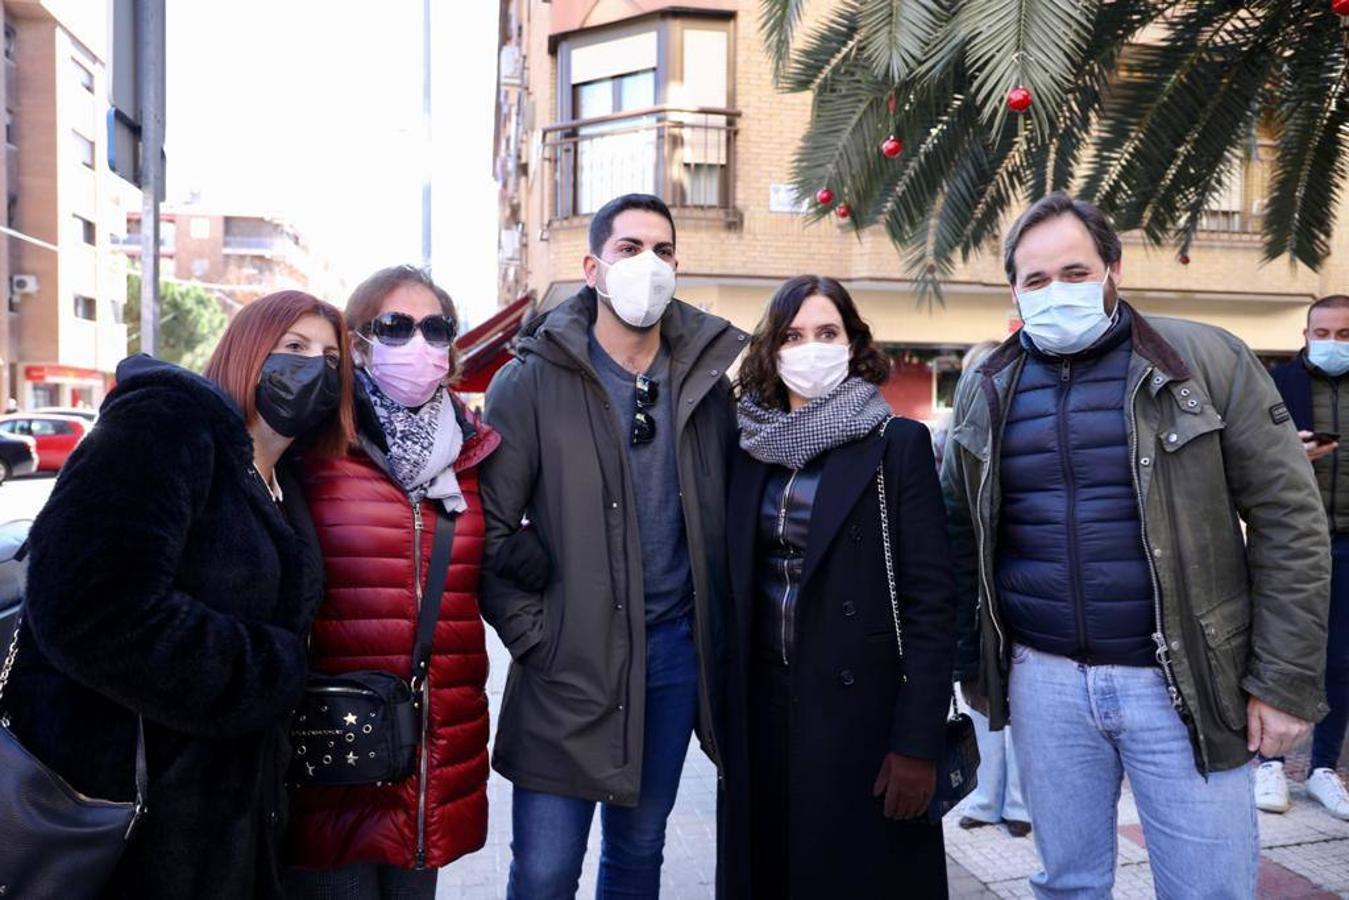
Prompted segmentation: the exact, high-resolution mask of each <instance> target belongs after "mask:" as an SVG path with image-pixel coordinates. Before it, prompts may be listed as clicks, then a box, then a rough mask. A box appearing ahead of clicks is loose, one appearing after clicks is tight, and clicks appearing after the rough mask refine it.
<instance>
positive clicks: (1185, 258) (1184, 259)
mask: <svg viewBox="0 0 1349 900" xmlns="http://www.w3.org/2000/svg"><path fill="white" fill-rule="evenodd" d="M1346 2H1349V0H1346ZM1180 264H1181V265H1182V266H1188V265H1189V264H1190V255H1189V254H1188V253H1182V254H1181V255H1180Z"/></svg>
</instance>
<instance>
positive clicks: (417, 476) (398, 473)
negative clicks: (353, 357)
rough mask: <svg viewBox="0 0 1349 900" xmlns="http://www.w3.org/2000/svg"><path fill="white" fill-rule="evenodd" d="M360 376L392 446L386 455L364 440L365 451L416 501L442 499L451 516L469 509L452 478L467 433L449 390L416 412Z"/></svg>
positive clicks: (437, 391) (436, 396)
mask: <svg viewBox="0 0 1349 900" xmlns="http://www.w3.org/2000/svg"><path fill="white" fill-rule="evenodd" d="M356 375H357V378H359V379H360V382H361V386H362V387H364V388H365V392H366V394H367V395H368V396H369V397H370V403H371V405H372V406H374V408H375V415H376V416H377V417H378V418H379V424H380V428H381V429H382V430H383V431H384V440H385V442H386V443H387V444H388V445H389V452H388V454H387V455H386V454H381V453H380V452H379V449H378V448H377V447H374V446H373V445H370V444H369V442H363V443H364V449H365V450H366V452H368V453H370V454H371V456H372V457H374V458H375V460H376V462H379V463H380V464H381V465H383V467H384V470H385V471H386V472H388V473H389V476H390V477H391V478H393V480H394V481H396V482H397V483H398V485H399V486H400V487H402V488H403V490H405V491H407V495H408V497H409V499H411V500H412V501H413V502H414V503H420V502H421V501H422V500H424V499H426V498H427V497H430V498H431V499H432V500H439V501H441V503H443V504H444V506H445V509H446V511H447V512H451V513H457V512H463V511H464V510H466V509H468V503H467V501H465V500H464V495H463V492H462V491H460V490H459V479H458V478H457V477H455V474H454V463H455V460H457V459H459V451H460V450H461V449H463V446H464V430H463V429H462V428H461V427H459V418H458V416H456V415H455V410H454V401H453V400H452V399H451V398H450V393H449V391H448V390H446V389H445V388H443V387H442V388H439V389H437V390H436V392H435V394H434V395H433V396H432V397H431V399H430V400H428V401H426V403H425V404H423V405H422V407H421V409H418V410H416V411H413V410H410V409H408V408H407V407H406V406H404V405H403V404H401V403H398V402H397V401H395V400H391V399H390V398H389V397H387V396H386V395H385V394H384V392H383V391H381V390H380V389H379V385H378V384H376V383H375V380H374V379H373V378H371V377H370V376H369V374H367V373H366V372H364V371H358V372H357V373H356Z"/></svg>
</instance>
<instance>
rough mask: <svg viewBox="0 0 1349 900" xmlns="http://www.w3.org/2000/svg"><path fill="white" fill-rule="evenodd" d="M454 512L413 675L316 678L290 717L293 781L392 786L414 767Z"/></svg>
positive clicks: (433, 570) (424, 612) (436, 563)
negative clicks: (404, 676)
mask: <svg viewBox="0 0 1349 900" xmlns="http://www.w3.org/2000/svg"><path fill="white" fill-rule="evenodd" d="M454 524H455V520H454V517H453V516H446V515H443V514H441V513H439V512H438V513H437V514H436V533H435V543H434V547H433V549H432V551H431V564H430V566H429V567H428V569H427V572H426V588H425V590H423V591H422V595H421V608H420V609H419V610H418V612H417V637H416V643H415V644H414V646H413V649H412V678H411V680H404V679H403V678H401V677H399V676H397V675H394V674H393V673H391V672H376V671H371V672H348V673H346V674H343V675H320V674H317V673H314V674H311V675H310V676H309V682H308V684H307V685H305V692H304V698H303V699H302V700H301V701H300V706H299V708H298V709H297V710H296V711H295V716H294V717H293V718H292V719H291V725H290V741H291V747H292V751H293V752H292V755H291V761H290V770H289V772H288V774H287V780H288V781H290V782H291V783H292V784H297V785H306V784H321V785H352V784H391V783H394V782H398V781H402V780H403V779H404V778H407V777H408V776H409V775H411V774H412V773H413V771H414V770H415V769H416V764H417V743H418V741H419V740H420V739H421V730H422V725H423V721H424V716H423V713H424V712H425V704H426V703H427V702H428V699H429V698H428V690H427V684H426V675H427V672H428V670H429V669H430V666H431V644H432V640H433V638H434V637H435V632H436V620H437V619H439V617H440V603H441V596H442V595H443V594H444V593H445V578H446V577H447V576H448V574H449V569H450V549H451V547H452V545H453V544H454Z"/></svg>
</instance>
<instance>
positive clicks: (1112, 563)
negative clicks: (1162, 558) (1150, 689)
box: [995, 310, 1155, 666]
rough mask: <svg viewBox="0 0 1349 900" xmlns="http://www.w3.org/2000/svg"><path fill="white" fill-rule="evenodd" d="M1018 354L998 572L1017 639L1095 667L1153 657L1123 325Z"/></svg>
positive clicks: (1125, 320)
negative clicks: (1020, 362)
mask: <svg viewBox="0 0 1349 900" xmlns="http://www.w3.org/2000/svg"><path fill="white" fill-rule="evenodd" d="M1022 341H1023V343H1024V345H1025V346H1026V347H1027V356H1026V363H1025V366H1024V367H1023V369H1022V371H1021V378H1020V380H1019V381H1018V383H1017V387H1016V393H1015V395H1014V396H1013V398H1012V402H1011V407H1010V409H1009V410H1008V417H1007V425H1006V430H1005V431H1004V432H1003V440H1002V454H1001V457H1002V458H1001V470H1000V472H1001V482H1002V509H1001V514H1000V519H999V526H998V527H999V532H998V544H997V559H996V562H995V578H996V582H997V589H998V600H999V606H1000V609H1001V610H1002V616H1003V618H1004V620H1005V621H1006V622H1007V624H1008V625H1009V627H1010V629H1011V631H1012V634H1013V635H1015V637H1016V640H1018V641H1020V642H1021V643H1023V644H1026V645H1027V646H1029V647H1033V648H1035V649H1036V650H1041V651H1043V652H1045V653H1053V654H1056V655H1058V656H1067V657H1071V658H1073V659H1076V660H1078V661H1081V662H1089V663H1092V664H1097V665H1140V666H1141V665H1152V664H1154V663H1155V658H1154V656H1153V653H1154V650H1155V647H1154V645H1153V643H1152V632H1153V595H1152V576H1151V572H1150V570H1149V569H1148V561H1147V558H1146V557H1145V556H1144V555H1143V539H1142V532H1141V530H1140V527H1139V519H1138V499H1137V497H1136V496H1135V492H1134V485H1133V479H1132V478H1131V477H1130V470H1129V446H1128V436H1127V434H1126V432H1125V425H1124V415H1125V410H1124V407H1125V396H1124V394H1125V390H1126V382H1127V375H1128V367H1129V353H1130V323H1129V316H1128V312H1127V311H1124V310H1121V315H1120V318H1119V320H1118V321H1116V322H1115V324H1114V325H1113V326H1112V327H1111V329H1110V331H1109V332H1107V333H1106V335H1105V336H1104V337H1103V338H1102V339H1101V340H1100V341H1098V342H1097V343H1096V344H1095V345H1094V346H1092V347H1091V348H1089V349H1088V350H1086V351H1083V352H1082V353H1079V354H1076V355H1074V356H1070V357H1055V356H1049V355H1046V354H1042V353H1040V352H1039V351H1038V350H1036V349H1035V348H1034V346H1033V345H1031V344H1030V341H1029V339H1027V338H1026V337H1025V336H1024V335H1023V336H1022Z"/></svg>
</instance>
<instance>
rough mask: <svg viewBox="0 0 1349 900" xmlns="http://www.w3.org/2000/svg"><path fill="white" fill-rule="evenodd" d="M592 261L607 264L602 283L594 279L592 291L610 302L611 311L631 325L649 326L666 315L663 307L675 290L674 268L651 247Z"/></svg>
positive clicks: (596, 258) (635, 326) (634, 326)
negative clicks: (612, 261) (612, 258)
mask: <svg viewBox="0 0 1349 900" xmlns="http://www.w3.org/2000/svg"><path fill="white" fill-rule="evenodd" d="M595 260H596V261H597V262H599V263H601V264H603V265H604V266H605V267H606V270H605V273H604V286H605V287H607V288H608V289H609V290H608V292H607V293H606V292H605V291H601V290H600V289H599V284H598V282H596V285H595V293H597V294H599V295H600V296H601V297H603V298H604V299H606V300H608V301H609V306H610V307H611V308H612V309H613V311H614V314H615V315H616V316H618V317H619V318H620V319H622V320H623V321H624V322H627V323H628V324H629V325H631V326H632V327H633V328H650V327H651V326H652V325H655V324H656V323H657V322H659V321H660V317H661V316H663V315H665V308H666V307H667V306H669V305H670V299H671V298H672V297H674V292H675V270H674V267H673V266H671V265H670V264H669V263H667V262H666V261H665V260H663V259H661V258H660V257H659V256H657V255H656V254H655V252H654V251H652V250H647V251H644V252H642V253H639V254H637V255H636V256H629V257H625V258H624V259H620V260H619V261H618V262H614V263H610V262H605V261H604V260H602V259H600V258H599V257H598V256H597V257H595Z"/></svg>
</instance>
